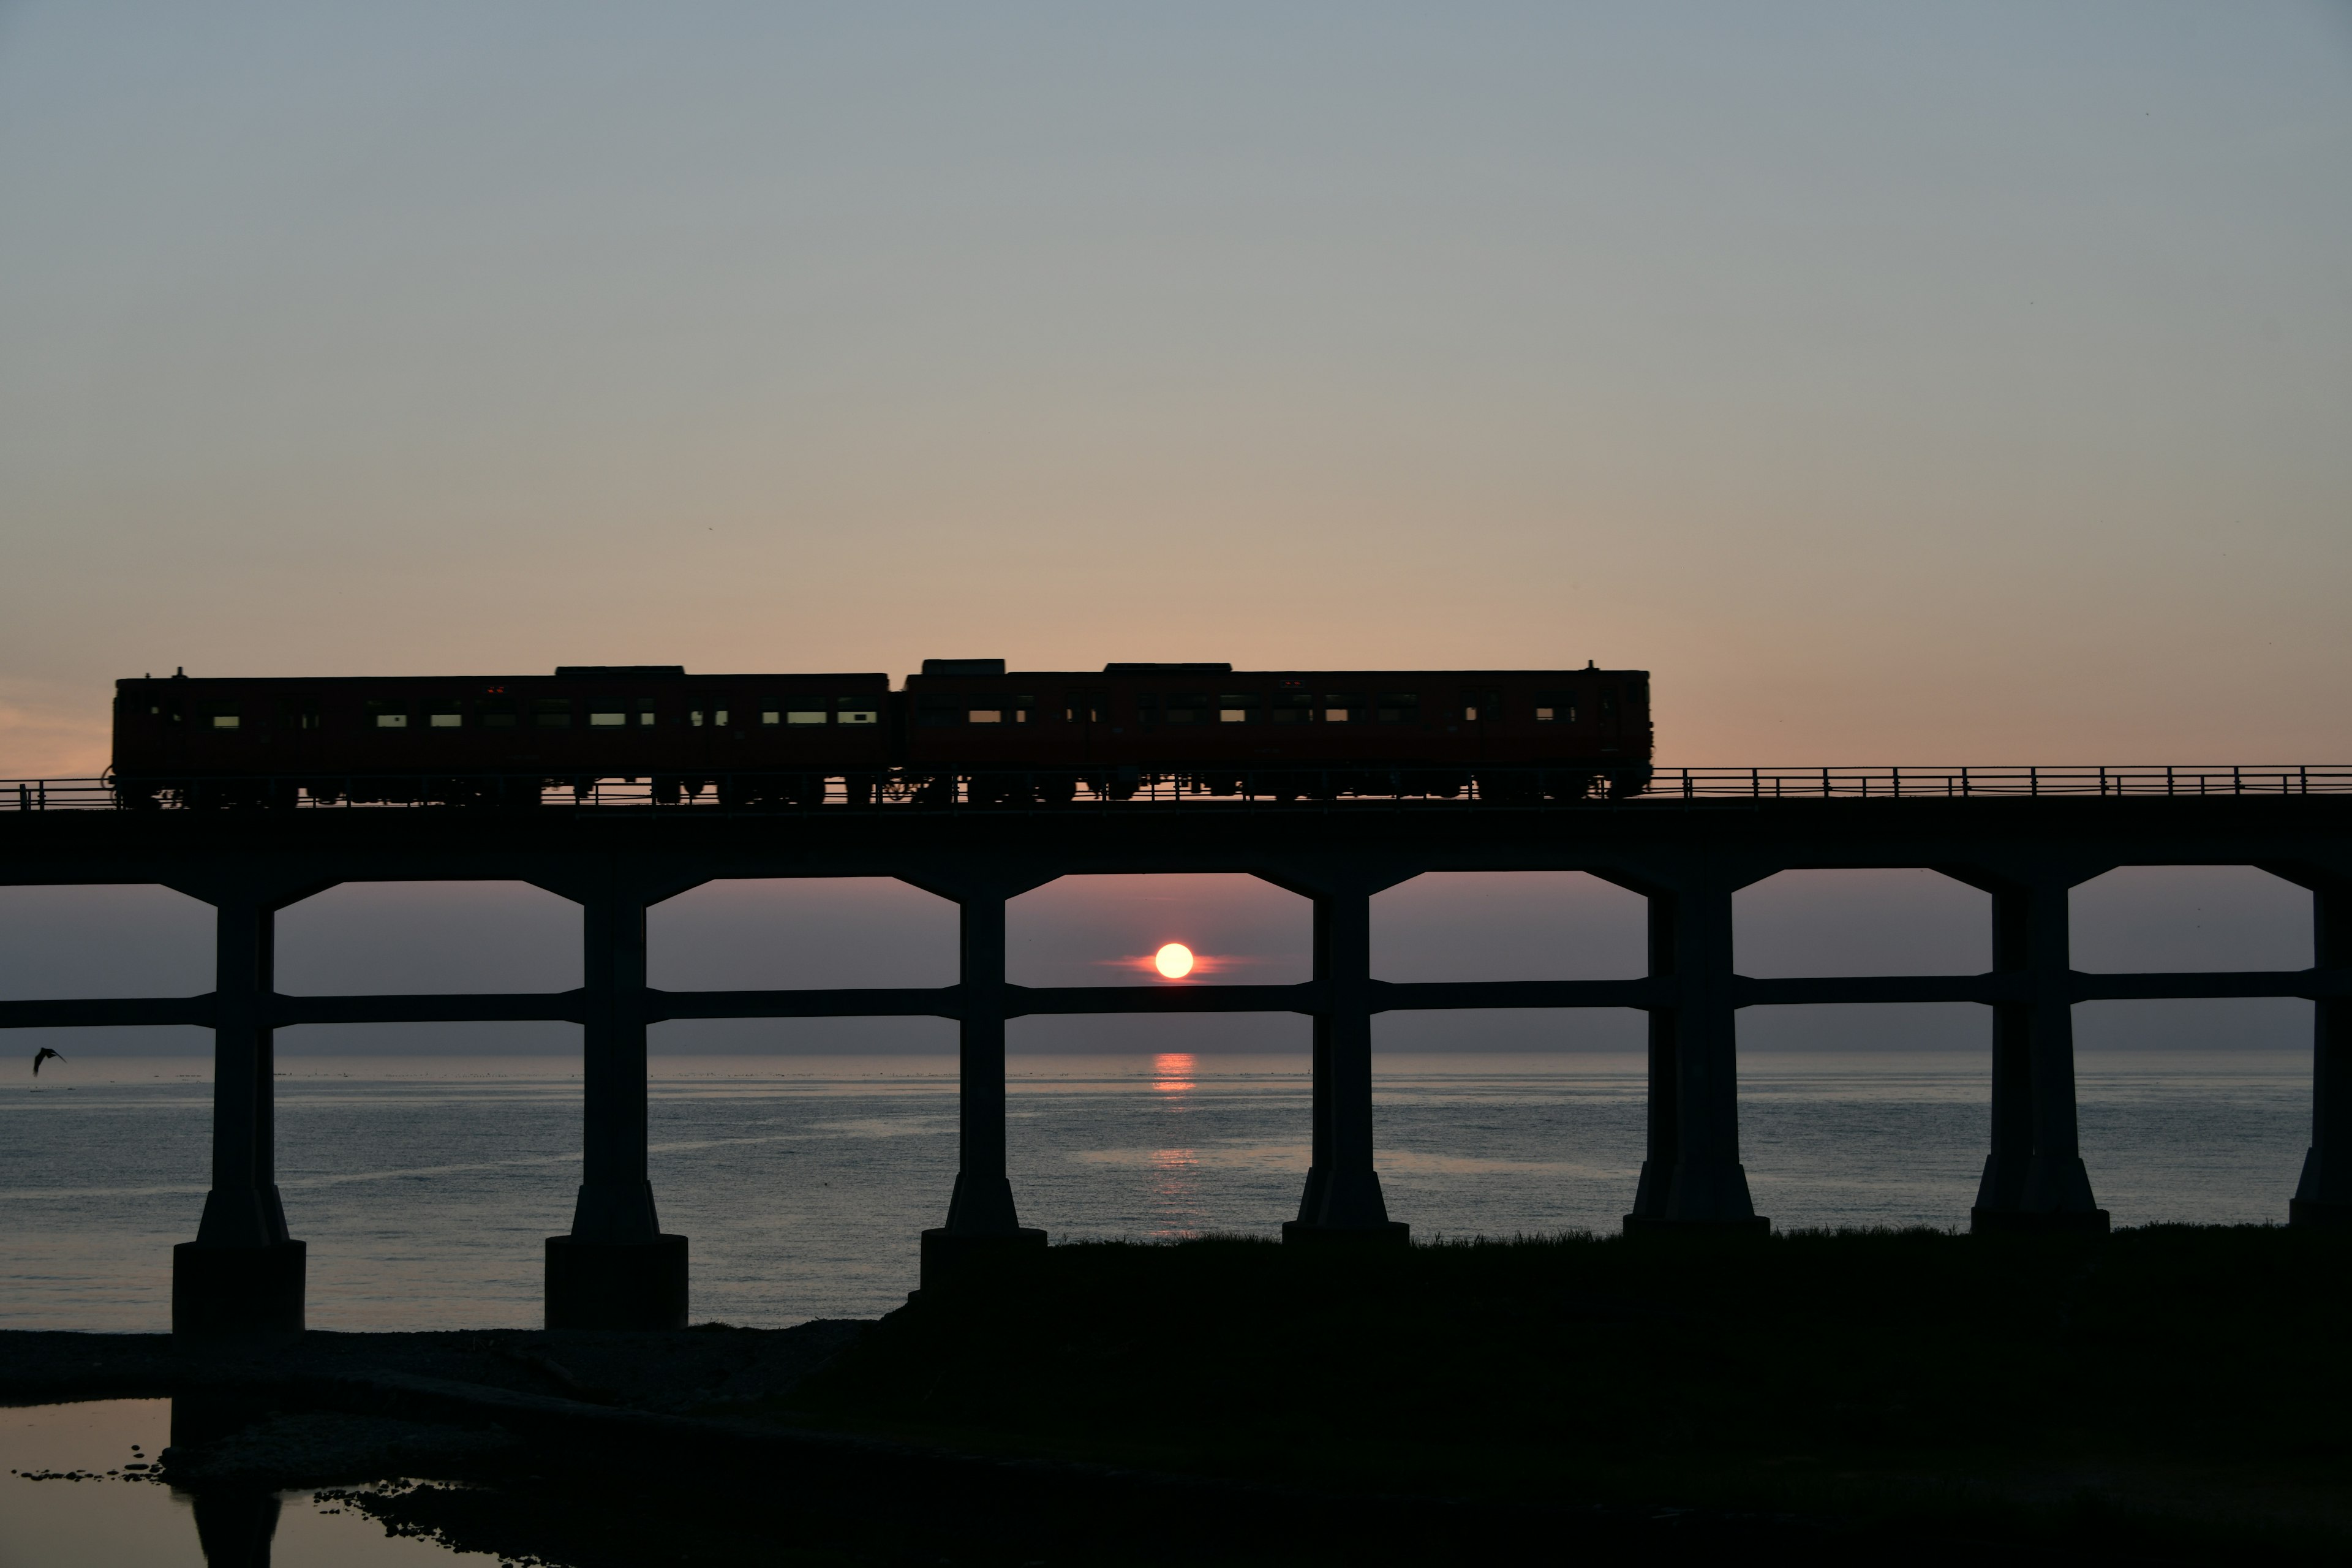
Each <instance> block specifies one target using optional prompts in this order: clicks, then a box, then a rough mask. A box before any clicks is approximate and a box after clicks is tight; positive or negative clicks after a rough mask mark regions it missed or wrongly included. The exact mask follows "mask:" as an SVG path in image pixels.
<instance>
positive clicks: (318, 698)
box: [114, 665, 891, 805]
mask: <svg viewBox="0 0 2352 1568" xmlns="http://www.w3.org/2000/svg"><path fill="white" fill-rule="evenodd" d="M890 700H891V697H890V678H889V677H888V676H887V675H874V674H854V675H850V674H807V675H702V676H689V675H688V674H687V673H686V671H685V669H684V668H682V667H681V666H678V665H564V666H561V667H559V668H557V670H556V672H555V673H554V674H553V675H552V676H544V675H534V676H451V677H442V678H418V679H295V680H219V679H191V678H188V677H186V676H175V677H173V678H171V679H163V680H156V679H140V680H124V681H119V682H117V683H116V688H115V700H114V777H115V782H116V787H117V790H118V792H119V793H120V794H121V795H122V796H123V797H124V798H125V799H126V800H127V801H129V802H131V804H141V803H142V802H152V801H153V800H154V799H155V798H156V796H157V795H158V793H159V792H161V791H163V790H165V789H169V790H173V791H175V792H179V793H182V794H184V795H188V796H189V797H190V798H191V800H192V802H193V801H195V800H199V799H202V800H209V801H214V802H216V803H218V804H224V805H258V804H263V803H264V802H265V801H267V800H268V799H272V798H283V799H286V800H289V801H290V800H291V798H292V796H293V793H294V792H295V791H296V790H304V791H307V792H308V793H309V794H310V796H311V797H312V798H314V799H320V800H332V799H351V800H361V801H368V800H436V801H445V802H448V803H450V804H468V803H484V804H488V803H496V802H500V801H504V802H508V803H511V804H517V805H535V804H537V803H538V801H539V799H540V792H541V789H542V788H543V787H544V786H545V785H547V784H564V783H574V784H583V785H584V784H588V783H591V782H593V781H594V780H597V779H614V778H631V779H645V780H647V781H649V782H650V783H651V784H652V785H653V787H654V792H655V795H656V799H667V800H673V801H674V800H677V799H679V798H681V797H684V796H688V795H694V794H698V793H700V792H701V791H702V790H703V789H704V788H705V787H709V786H714V785H715V786H716V787H717V788H718V789H719V793H720V794H721V795H726V796H730V797H733V798H734V799H735V801H736V802H738V803H740V804H778V805H795V804H799V805H815V804H817V803H818V802H820V801H821V800H823V799H824V787H825V781H826V780H827V779H828V778H841V779H844V780H845V781H846V783H847V787H848V793H849V795H850V797H851V798H852V799H853V800H854V799H857V798H860V797H861V796H862V797H863V798H865V799H867V800H870V799H872V798H873V795H874V793H875V790H876V788H877V785H878V784H880V782H881V781H882V779H883V778H884V776H885V775H886V773H887V770H888V767H889V763H890V757H889V750H890V743H889V731H890V725H889V722H888V720H889V712H890ZM248 797H250V798H248Z"/></svg>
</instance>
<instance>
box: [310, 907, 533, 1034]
mask: <svg viewBox="0 0 2352 1568" xmlns="http://www.w3.org/2000/svg"><path fill="white" fill-rule="evenodd" d="M276 931H277V961H276V962H277V985H278V990H279V991H282V992H284V993H286V994H288V995H300V996H321V995H416V994H429V993H436V992H447V993H456V992H516V991H568V990H570V989H572V987H573V986H576V985H578V984H580V906H579V905H577V904H575V903H572V901H571V900H568V899H561V898H558V897H556V896H555V895H554V894H553V893H551V892H548V891H547V890H545V889H541V888H535V887H532V886H531V885H530V883H528V882H496V881H480V882H473V881H431V882H342V883H339V884H337V885H336V886H334V887H331V888H329V889H326V890H325V891H323V892H319V893H314V894H312V895H311V896H310V897H309V898H307V899H303V900H300V901H299V902H297V903H292V904H289V905H288V906H286V907H285V908H284V909H282V910H278V918H277V921H276ZM352 1027H365V1028H371V1029H414V1028H417V1027H421V1026H418V1025H401V1024H384V1025H367V1026H352ZM384 1038H385V1039H386V1040H390V1039H393V1038H395V1037H393V1036H386V1037H384Z"/></svg>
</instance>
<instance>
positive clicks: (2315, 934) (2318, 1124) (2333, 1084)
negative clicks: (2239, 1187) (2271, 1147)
mask: <svg viewBox="0 0 2352 1568" xmlns="http://www.w3.org/2000/svg"><path fill="white" fill-rule="evenodd" d="M2273 869H2275V868H2273ZM2282 874H2284V875H2288V876H2290V877H2291V878H2292V879H2293V880H2295V881H2299V882H2302V883H2303V884H2304V885H2305V886H2306V887H2308V888H2310V889H2311V917H2312V919H2311V925H2312V947H2313V952H2312V963H2314V965H2315V966H2316V967H2318V968H2320V969H2333V970H2345V969H2352V879H2340V878H2334V877H2311V876H2294V875H2293V873H2282ZM2312 1012H2313V1016H2312V1041H2311V1149H2310V1152H2307V1153H2306V1154H2305V1155H2304V1158H2303V1180H2302V1181H2301V1182H2300V1183H2298V1184H2296V1186H2295V1189H2294V1198H2293V1199H2292V1200H2290V1201H2289V1203H2288V1204H2287V1223H2288V1224H2289V1225H2297V1226H2310V1227H2313V1228H2315V1229H2316V1228H2326V1229H2333V1230H2352V997H2345V996H2322V997H2320V998H2318V999H2317V1000H2316V1001H2315V1002H2314V1003H2313V1005H2312Z"/></svg>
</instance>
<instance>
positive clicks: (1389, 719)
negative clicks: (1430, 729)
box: [1372, 691, 1421, 724]
mask: <svg viewBox="0 0 2352 1568" xmlns="http://www.w3.org/2000/svg"><path fill="white" fill-rule="evenodd" d="M1372 716H1373V717H1374V718H1376V719H1378V720H1379V721H1381V723H1383V724H1414V723H1418V722H1420V721H1421V695H1420V693H1418V692H1413V691H1383V692H1381V697H1380V700H1379V701H1378V702H1377V703H1375V704H1373V707H1372Z"/></svg>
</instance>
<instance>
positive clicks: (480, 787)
mask: <svg viewBox="0 0 2352 1568" xmlns="http://www.w3.org/2000/svg"><path fill="white" fill-rule="evenodd" d="M1626 783H1627V784H1632V783H1633V781H1631V780H1628V781H1626ZM1620 787H1621V790H1622V788H1623V786H1620ZM2347 794H2352V766H2334V765H2319V764H2312V763H2266V764H2261V765H2247V764H2221V765H2197V766H2192V765H2185V764H2171V765H2162V764H2148V765H2134V766H2106V767H2099V766H2084V767H1990V768H1979V767H1946V768H1937V767H1813V768H1657V769H1654V770H1653V771H1652V773H1651V775H1650V777H1649V779H1648V781H1647V783H1646V784H1644V785H1643V786H1642V787H1641V788H1639V789H1638V790H1637V791H1634V792H1633V793H1631V794H1619V795H1612V792H1611V786H1610V783H1609V781H1608V780H1607V779H1606V778H1604V777H1600V776H1598V775H1596V774H1595V773H1593V772H1592V771H1591V769H1589V768H1472V769H1460V768H1454V769H1412V768H1365V767H1356V768H1322V769H1318V768H1282V769H1267V770H1259V771H1255V772H1244V773H1231V774H1227V775H1225V776H1223V777H1217V778H1185V777H1181V776H1180V777H1169V776H1151V775H1145V776H1141V777H1129V778H1126V779H1123V780H1122V779H1120V778H1118V777H1116V776H1113V775H1109V774H1103V775H1098V776H1096V777H1093V778H1091V779H1089V778H1086V777H1080V778H1076V779H1073V778H1072V777H1071V776H1070V775H1069V774H1067V773H1043V772H1023V771H1018V770H1004V771H987V772H981V773H958V774H944V773H914V772H912V771H908V770H898V771H894V772H891V773H881V774H870V775H864V776H851V777H846V778H845V777H842V776H838V775H835V776H825V777H820V776H817V775H814V774H809V773H716V774H707V775H703V776H701V777H698V778H691V779H656V778H648V777H644V776H638V777H623V776H598V777H587V776H573V777H565V778H548V777H543V776H540V775H532V774H521V775H516V774H450V775H442V776H431V777H420V776H418V775H415V774H405V773H404V774H350V775H340V774H339V775H333V776H328V777H304V778H301V779H299V780H289V779H288V778H285V777H282V776H270V777H251V778H236V777H214V778H190V779H142V780H139V781H136V782H135V783H126V782H125V781H122V780H118V779H116V778H114V777H112V776H107V775H101V776H99V777H95V778H55V779H0V812H11V811H15V812H26V811H93V810H95V811H109V810H166V811H171V810H190V809H239V808H257V807H290V808H297V809H302V810H328V809H332V810H345V809H352V808H362V807H417V806H456V805H467V806H470V805H509V806H527V807H560V806H572V807H582V806H587V807H629V806H635V807H645V808H651V809H656V810H692V811H710V810H733V811H741V810H753V811H761V812H771V811H793V810H810V809H818V808H840V807H844V806H851V805H856V806H877V807H884V808H892V809H924V808H940V807H950V808H971V807H981V808H986V809H992V810H1002V809H1008V808H1013V809H1018V808H1024V807H1026V808H1030V809H1041V810H1062V809H1067V808H1070V807H1074V806H1076V807H1108V806H1117V805H1138V804H1145V805H1148V804H1152V803H1163V804H1165V803H1174V802H1183V803H1187V804H1201V805H1213V804H1223V805H1234V806H1250V805H1280V806H1292V805H1298V804H1301V803H1305V804H1310V805H1323V804H1332V803H1362V804H1378V803H1382V802H1385V803H1391V804H1402V803H1408V802H1410V803H1415V804H1425V805H1444V804H1447V803H1453V804H1456V805H1483V806H1487V807H1495V808H1511V809H1535V810H1543V809H1559V808H1568V809H1575V810H1590V809H1592V808H1593V807H1595V806H1600V805H1609V804H1612V802H1613V803H1615V804H1620V805H1623V804H1635V805H1640V806H1642V807H1643V808H1645V809H1647V808H1653V807H1654V806H1657V805H1664V804H1666V803H1669V802H1673V801H1691V802H1697V801H1717V802H1720V801H1732V800H1750V801H1764V800H1790V801H1794V800H1807V799H1834V800H1860V799H1884V800H1895V799H1913V800H1925V799H1936V800H1950V799H1978V798H1983V799H2007V798H2015V797H2018V796H2028V797H2032V796H2042V795H2051V796H2058V795H2070V796H2080V795H2094V796H2097V795H2115V796H2122V795H2347Z"/></svg>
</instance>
